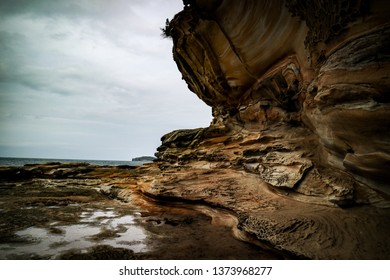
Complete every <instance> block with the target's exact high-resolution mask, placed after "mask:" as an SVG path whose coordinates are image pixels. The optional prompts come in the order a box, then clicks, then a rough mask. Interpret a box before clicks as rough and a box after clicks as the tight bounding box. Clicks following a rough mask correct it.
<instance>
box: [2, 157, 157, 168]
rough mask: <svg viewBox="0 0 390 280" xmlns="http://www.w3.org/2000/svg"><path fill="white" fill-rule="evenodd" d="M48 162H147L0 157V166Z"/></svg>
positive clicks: (133, 164)
mask: <svg viewBox="0 0 390 280" xmlns="http://www.w3.org/2000/svg"><path fill="white" fill-rule="evenodd" d="M48 162H60V163H76V162H80V163H89V164H94V165H101V166H105V165H106V166H119V165H130V166H137V165H142V164H144V163H146V162H149V161H132V160H131V159H129V160H106V159H66V158H30V157H0V166H24V165H26V164H44V163H48Z"/></svg>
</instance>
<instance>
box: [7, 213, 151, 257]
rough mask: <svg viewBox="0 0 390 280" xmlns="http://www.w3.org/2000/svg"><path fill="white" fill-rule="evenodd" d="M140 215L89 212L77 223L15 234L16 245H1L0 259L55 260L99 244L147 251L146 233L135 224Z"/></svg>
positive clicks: (82, 215) (81, 215)
mask: <svg viewBox="0 0 390 280" xmlns="http://www.w3.org/2000/svg"><path fill="white" fill-rule="evenodd" d="M136 216H139V213H137V212H135V213H134V214H133V213H132V214H130V215H120V214H118V213H116V212H114V211H113V210H111V209H99V210H93V209H87V210H85V211H83V212H81V214H80V216H79V217H80V220H79V222H78V223H75V224H71V225H64V224H62V223H60V222H52V223H50V225H49V226H48V227H36V226H33V227H29V228H26V229H23V230H20V231H17V232H15V235H16V240H17V242H12V243H6V244H4V243H3V244H0V258H1V259H15V258H18V256H19V257H21V258H25V257H28V258H34V257H37V258H42V257H47V258H51V259H54V258H56V257H58V256H60V255H61V254H63V253H64V252H67V251H69V250H78V251H80V252H83V251H86V250H87V249H88V248H91V247H93V246H96V245H109V246H112V247H116V248H124V249H130V250H132V251H134V252H136V253H138V252H146V251H147V246H146V244H145V240H146V238H147V235H146V233H145V230H144V229H143V228H142V227H140V226H138V225H137V224H136V222H135V218H136Z"/></svg>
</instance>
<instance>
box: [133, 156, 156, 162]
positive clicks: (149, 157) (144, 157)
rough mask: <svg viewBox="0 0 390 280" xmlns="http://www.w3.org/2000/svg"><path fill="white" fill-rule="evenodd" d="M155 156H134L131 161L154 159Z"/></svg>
mask: <svg viewBox="0 0 390 280" xmlns="http://www.w3.org/2000/svg"><path fill="white" fill-rule="evenodd" d="M155 159H156V158H155V157H152V156H142V157H135V158H133V159H132V160H131V161H154V160H155Z"/></svg>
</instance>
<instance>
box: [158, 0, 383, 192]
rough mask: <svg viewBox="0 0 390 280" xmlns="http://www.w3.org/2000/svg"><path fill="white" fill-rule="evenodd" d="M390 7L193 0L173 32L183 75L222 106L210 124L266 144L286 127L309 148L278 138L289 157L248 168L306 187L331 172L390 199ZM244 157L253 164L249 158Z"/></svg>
mask: <svg viewBox="0 0 390 280" xmlns="http://www.w3.org/2000/svg"><path fill="white" fill-rule="evenodd" d="M387 6H388V5H385V3H382V2H381V1H371V2H368V1H354V2H351V3H350V1H341V0H340V1H333V2H332V3H328V4H327V5H326V6H324V5H323V4H320V3H316V2H315V1H314V3H312V4H311V5H310V6H308V5H307V4H306V2H305V1H292V0H291V1H290V0H286V1H249V0H248V1H232V0H225V1H211V2H210V1H189V4H188V5H187V6H186V7H185V8H184V10H183V11H182V12H181V13H179V14H178V15H176V16H175V18H174V19H173V20H172V21H171V23H170V27H169V28H170V30H169V32H170V34H171V36H172V38H173V43H174V47H173V54H174V59H175V61H176V63H177V65H178V68H179V70H180V71H181V72H182V74H183V78H184V79H185V81H186V82H187V83H188V86H189V88H190V89H191V90H192V91H194V92H195V93H196V94H197V95H198V96H199V98H200V99H202V100H203V101H204V102H206V103H207V104H209V105H210V106H212V108H213V115H214V120H213V123H212V125H211V127H224V128H227V129H229V130H230V132H229V133H230V134H231V135H232V134H234V135H239V134H240V133H243V130H247V131H250V132H251V133H257V134H258V137H259V138H260V137H272V136H270V135H268V134H269V131H270V130H277V129H279V130H286V131H285V133H283V136H281V137H282V138H283V139H286V138H291V140H292V141H294V140H295V141H298V142H300V144H301V145H295V146H294V147H289V146H286V144H285V143H281V142H280V141H277V140H275V141H271V142H272V145H276V143H279V146H280V147H281V148H282V149H284V150H285V151H282V152H280V151H279V150H278V148H276V149H275V148H273V149H270V150H267V151H265V150H263V151H259V158H258V160H257V162H251V165H250V167H249V169H250V170H251V171H256V172H257V173H259V175H260V177H261V178H262V179H263V180H265V181H266V182H268V183H269V184H271V185H272V186H275V187H286V188H297V187H299V183H300V182H301V181H302V180H303V179H304V177H318V176H315V175H311V173H315V174H320V173H318V172H319V171H318V170H319V169H324V168H325V169H326V168H331V167H332V168H336V169H337V170H339V171H342V172H345V176H346V177H349V176H353V178H354V180H356V181H358V182H359V184H360V183H362V184H365V185H367V186H368V187H370V188H373V189H378V190H380V191H382V192H385V193H387V194H389V193H390V189H389V187H388V183H387V182H388V181H389V179H390V178H389V175H388V172H387V170H388V167H389V162H390V161H389V159H390V156H389V155H390V153H389V151H390V147H389V139H390V137H389V136H390V135H389V130H388V127H389V125H390V118H389V116H390V113H389V110H388V109H389V104H388V102H389V97H388V90H389V71H390V67H389V61H388V55H389V50H390V36H389V35H390V34H389V33H390V29H389V26H390V25H389V21H388V20H387V15H388V14H389V11H390V9H388V8H387ZM289 127H299V128H300V133H301V135H299V134H294V131H295V130H294V129H292V130H291V129H289ZM244 134H245V133H244ZM308 135H309V136H310V137H311V138H313V139H312V141H311V143H310V144H309V145H303V144H304V143H302V142H301V140H302V139H300V138H302V137H307V136H308ZM198 136H200V134H198ZM195 138H196V137H195ZM244 138H245V135H243V136H242V139H244ZM164 140H165V139H163V142H164V145H165V144H166V143H167V141H164ZM171 142H172V141H171ZM177 143H182V141H178V142H177ZM297 144H298V143H297ZM164 145H163V146H164ZM256 146H258V147H259V148H258V149H260V150H261V149H262V148H265V147H266V146H265V145H261V143H259V145H256ZM298 146H299V147H298ZM192 147H194V145H192V146H191V147H190V148H192ZM241 152H242V154H243V155H244V156H243V158H244V161H245V160H246V159H245V158H246V157H245V154H246V153H248V152H245V149H241ZM160 155H162V154H161V153H160ZM251 161H253V157H251ZM246 166H247V167H248V165H246ZM244 167H245V165H244ZM247 169H248V168H247ZM342 176H344V175H342ZM283 181H285V183H283Z"/></svg>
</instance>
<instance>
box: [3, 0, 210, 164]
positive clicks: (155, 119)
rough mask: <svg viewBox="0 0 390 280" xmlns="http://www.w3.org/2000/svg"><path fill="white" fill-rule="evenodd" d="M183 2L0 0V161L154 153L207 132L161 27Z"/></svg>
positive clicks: (204, 112) (205, 114) (203, 113)
mask: <svg viewBox="0 0 390 280" xmlns="http://www.w3.org/2000/svg"><path fill="white" fill-rule="evenodd" d="M182 7H183V4H182V1H181V0H110V1H108V0H61V1H53V0H1V1H0V156H14V157H43V158H73V159H112V160H115V159H117V160H129V159H131V158H132V157H136V156H143V155H153V154H154V152H155V150H156V148H157V147H158V146H159V145H160V143H161V142H160V138H161V136H162V135H163V134H165V133H167V132H170V131H172V130H175V129H181V128H195V127H205V126H208V125H209V123H210V121H211V109H210V108H209V107H207V106H206V105H205V104H204V103H203V102H202V101H201V100H199V99H198V98H197V97H196V95H195V94H194V93H192V92H190V91H189V90H188V88H187V85H186V84H185V82H184V81H183V80H182V79H181V74H180V72H179V71H178V70H177V67H176V64H175V63H174V61H173V59H172V51H171V49H172V41H171V40H170V39H163V38H162V37H161V36H160V34H161V31H160V28H161V27H164V25H165V20H166V18H169V19H171V18H172V17H173V16H174V15H175V14H176V13H177V12H179V11H181V10H182Z"/></svg>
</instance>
